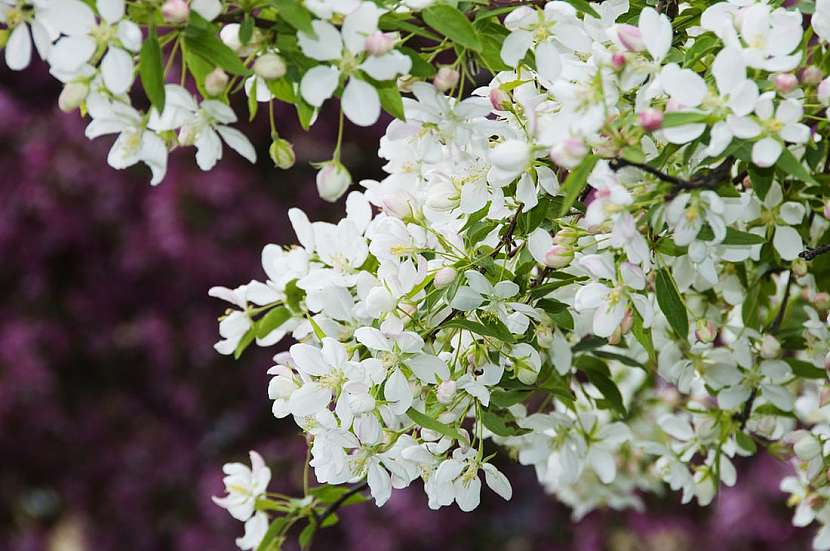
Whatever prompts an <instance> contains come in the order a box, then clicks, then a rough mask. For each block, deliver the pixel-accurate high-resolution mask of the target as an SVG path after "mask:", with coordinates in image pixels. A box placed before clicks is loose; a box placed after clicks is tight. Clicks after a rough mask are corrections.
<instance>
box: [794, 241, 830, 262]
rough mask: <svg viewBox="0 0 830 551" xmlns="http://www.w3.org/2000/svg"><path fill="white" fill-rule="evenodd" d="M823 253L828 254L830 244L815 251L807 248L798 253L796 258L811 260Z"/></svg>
mask: <svg viewBox="0 0 830 551" xmlns="http://www.w3.org/2000/svg"><path fill="white" fill-rule="evenodd" d="M824 253H830V243H828V244H827V245H822V246H820V247H816V248H815V249H810V248H808V249H807V250H804V251H801V252H800V253H798V256H800V257H801V258H803V259H804V260H813V259H814V258H815V257H817V256H819V255H822V254H824Z"/></svg>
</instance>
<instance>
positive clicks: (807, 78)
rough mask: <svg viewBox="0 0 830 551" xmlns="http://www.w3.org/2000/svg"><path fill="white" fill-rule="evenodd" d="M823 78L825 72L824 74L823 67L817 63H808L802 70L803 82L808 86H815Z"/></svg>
mask: <svg viewBox="0 0 830 551" xmlns="http://www.w3.org/2000/svg"><path fill="white" fill-rule="evenodd" d="M822 78H824V74H822V72H821V69H819V68H818V67H816V66H815V65H808V66H807V67H805V68H804V70H803V71H801V82H803V83H804V84H806V85H807V86H815V85H816V84H818V83H819V82H821V79H822Z"/></svg>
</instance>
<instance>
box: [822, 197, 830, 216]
mask: <svg viewBox="0 0 830 551" xmlns="http://www.w3.org/2000/svg"><path fill="white" fill-rule="evenodd" d="M822 214H824V217H825V218H827V219H828V220H830V199H825V200H824V210H823V213H822Z"/></svg>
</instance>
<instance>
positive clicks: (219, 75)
mask: <svg viewBox="0 0 830 551" xmlns="http://www.w3.org/2000/svg"><path fill="white" fill-rule="evenodd" d="M227 85H228V73H226V72H225V71H223V70H222V69H221V68H219V67H217V68H216V69H214V70H212V71H211V72H209V73H208V74H207V76H206V77H205V92H207V93H208V95H210V96H218V95H219V94H221V93H222V92H224V91H225V87H226V86H227Z"/></svg>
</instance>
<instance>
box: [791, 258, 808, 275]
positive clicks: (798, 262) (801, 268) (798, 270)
mask: <svg viewBox="0 0 830 551" xmlns="http://www.w3.org/2000/svg"><path fill="white" fill-rule="evenodd" d="M807 270H808V266H807V261H806V260H804V259H803V258H796V259H795V260H793V263H792V271H793V274H795V275H796V276H797V277H804V276H805V275H807Z"/></svg>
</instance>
